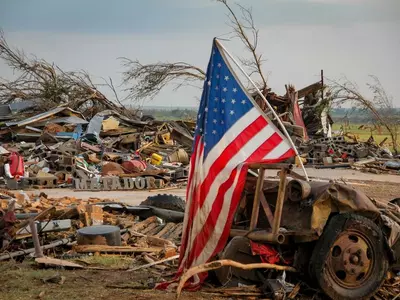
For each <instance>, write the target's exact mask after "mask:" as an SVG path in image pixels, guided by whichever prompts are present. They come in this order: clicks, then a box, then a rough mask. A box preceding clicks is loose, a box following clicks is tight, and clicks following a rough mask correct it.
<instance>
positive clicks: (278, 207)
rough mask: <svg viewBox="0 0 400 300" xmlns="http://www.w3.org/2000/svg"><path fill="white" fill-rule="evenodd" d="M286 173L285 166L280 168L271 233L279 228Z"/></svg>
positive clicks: (276, 231)
mask: <svg viewBox="0 0 400 300" xmlns="http://www.w3.org/2000/svg"><path fill="white" fill-rule="evenodd" d="M286 175H287V170H286V169H285V168H282V169H281V172H280V175H279V177H280V182H279V189H278V197H277V199H276V206H275V215H274V224H273V226H272V233H273V234H277V233H278V232H279V228H280V226H281V218H282V209H283V201H284V200H285V196H286V186H287V181H286Z"/></svg>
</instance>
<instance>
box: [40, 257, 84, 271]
mask: <svg viewBox="0 0 400 300" xmlns="http://www.w3.org/2000/svg"><path fill="white" fill-rule="evenodd" d="M35 262H37V263H38V264H43V265H46V266H52V267H68V268H75V269H83V266H81V265H78V264H76V263H73V262H70V261H66V260H62V259H56V258H50V257H46V256H45V257H38V258H36V259H35Z"/></svg>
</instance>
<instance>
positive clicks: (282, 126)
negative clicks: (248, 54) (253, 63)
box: [215, 39, 310, 181]
mask: <svg viewBox="0 0 400 300" xmlns="http://www.w3.org/2000/svg"><path fill="white" fill-rule="evenodd" d="M215 42H216V43H217V45H218V46H219V47H221V49H222V50H224V52H225V53H226V54H227V55H228V56H229V57H230V59H232V61H233V62H234V63H235V65H236V66H237V67H238V68H239V69H240V71H241V72H242V73H243V75H244V76H246V78H247V79H248V80H249V81H250V83H251V84H252V85H253V86H254V88H255V89H256V91H257V93H258V94H259V95H260V97H261V98H262V99H263V100H264V101H265V103H266V104H267V106H268V108H269V109H270V110H271V112H272V113H273V114H274V117H275V118H276V119H277V121H278V123H279V125H280V126H281V129H282V131H283V133H284V134H285V136H286V137H287V139H288V140H289V143H290V145H291V146H292V148H293V150H294V152H295V153H296V156H297V157H298V158H299V162H300V166H301V168H302V170H303V172H304V175H305V177H306V179H307V181H309V180H310V179H309V178H308V174H307V172H306V169H305V168H304V165H303V161H302V160H301V157H300V155H299V152H298V151H297V148H296V146H295V145H294V143H293V141H292V139H291V138H290V135H289V133H288V132H287V130H286V127H285V125H283V123H282V121H281V119H280V118H279V116H278V114H277V113H276V112H275V109H274V108H273V107H272V106H271V104H270V103H269V102H268V100H267V99H266V98H265V96H264V95H263V93H262V92H261V91H260V90H259V88H258V87H257V85H256V84H255V83H254V81H253V80H252V79H251V78H250V76H249V75H247V73H246V71H245V70H243V68H242V67H241V66H240V64H239V63H238V62H237V61H236V59H235V58H234V57H233V56H232V54H230V53H229V51H228V50H226V48H225V47H224V45H222V44H221V43H220V42H219V41H218V40H217V39H215Z"/></svg>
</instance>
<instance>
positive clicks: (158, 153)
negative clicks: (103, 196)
mask: <svg viewBox="0 0 400 300" xmlns="http://www.w3.org/2000/svg"><path fill="white" fill-rule="evenodd" d="M18 116H19V114H16V115H14V114H12V115H11V116H3V119H4V118H6V119H12V118H15V119H17V120H14V119H12V120H7V121H6V122H4V123H0V132H1V134H2V137H3V138H2V145H1V148H0V177H3V178H4V184H5V185H6V186H7V188H9V189H26V188H32V187H37V188H38V187H42V188H55V187H72V188H75V189H88V190H93V189H95V190H99V189H105V190H110V189H126V190H132V189H162V188H165V187H168V186H177V185H181V184H184V183H185V181H186V178H187V175H188V174H187V173H188V169H187V165H188V164H189V156H190V152H191V143H192V141H193V137H192V135H193V130H194V126H195V124H194V122H191V121H179V122H160V121H155V120H152V119H148V121H146V122H144V121H138V120H130V119H128V118H126V117H124V116H122V115H120V114H118V113H116V112H115V111H110V110H109V111H103V112H101V113H98V114H97V115H95V116H94V117H93V118H92V119H91V120H90V121H89V122H88V121H86V119H85V117H84V116H83V115H82V114H81V113H79V112H77V111H73V110H72V109H69V108H67V107H57V108H55V109H53V110H50V111H47V112H45V113H40V114H38V115H34V116H31V117H29V118H24V119H22V120H18V119H19V117H18Z"/></svg>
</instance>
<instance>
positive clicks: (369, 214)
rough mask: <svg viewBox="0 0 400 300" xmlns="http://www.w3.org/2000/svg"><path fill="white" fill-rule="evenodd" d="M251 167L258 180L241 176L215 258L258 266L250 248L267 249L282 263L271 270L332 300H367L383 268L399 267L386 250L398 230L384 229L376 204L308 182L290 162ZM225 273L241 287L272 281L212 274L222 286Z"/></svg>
mask: <svg viewBox="0 0 400 300" xmlns="http://www.w3.org/2000/svg"><path fill="white" fill-rule="evenodd" d="M249 169H251V170H253V171H255V170H258V178H257V179H256V178H255V177H250V176H248V178H247V181H246V185H245V189H244V192H243V195H242V199H241V201H240V203H239V206H238V208H237V211H236V214H235V218H234V221H233V225H232V227H231V231H230V237H231V238H232V239H231V240H230V241H229V242H228V244H227V246H226V247H225V250H224V251H223V252H222V253H221V254H220V256H219V259H222V260H227V259H228V260H229V259H231V260H233V261H237V262H240V263H243V264H248V263H254V265H256V264H257V263H260V262H265V261H264V260H262V259H261V261H260V256H257V255H255V254H257V253H255V252H254V251H253V249H252V243H259V244H264V245H267V246H271V247H272V248H274V249H277V253H278V255H279V257H280V259H279V263H278V264H275V266H279V265H286V266H288V267H289V266H290V267H293V268H295V269H296V271H297V272H299V273H300V274H302V275H305V277H306V278H309V280H308V281H309V282H310V283H311V284H312V282H314V283H315V282H316V283H317V284H318V285H319V287H320V288H321V289H322V290H323V291H324V292H325V293H326V294H327V295H328V296H330V297H331V298H332V299H355V298H357V299H369V297H370V296H371V295H373V294H374V293H375V292H376V291H377V290H378V289H379V287H380V286H381V284H382V282H383V281H384V279H385V278H386V273H387V270H388V269H389V265H391V267H398V266H399V261H396V258H397V257H398V255H396V254H395V253H394V252H393V250H392V249H397V248H400V247H399V244H400V243H399V241H398V238H397V237H398V224H397V225H395V224H392V225H393V226H392V227H391V228H389V227H388V226H387V225H388V224H387V222H384V220H383V218H384V217H382V216H381V211H380V210H379V208H378V205H376V203H374V202H373V201H372V200H371V199H370V198H368V197H367V196H366V195H364V194H363V193H361V192H359V191H357V190H355V189H354V188H352V187H351V186H348V185H344V184H337V183H332V182H318V181H315V182H307V181H305V178H304V177H303V176H301V175H299V174H297V173H295V172H294V171H292V168H291V165H288V164H273V165H271V164H263V163H257V164H251V165H249ZM269 169H280V172H279V183H278V182H276V181H272V180H266V179H265V172H266V170H269ZM288 177H291V178H292V180H290V181H289V180H288ZM260 208H261V209H260ZM273 208H274V209H273ZM389 236H390V237H389ZM393 236H395V238H393ZM389 240H391V242H390V243H391V244H389ZM288 252H289V253H290V254H289V255H288ZM246 255H247V257H245V256H246ZM285 255H286V257H287V256H290V259H286V257H285ZM271 269H278V268H276V267H274V265H271ZM228 272H230V275H233V276H234V277H237V278H238V282H242V283H249V282H252V283H254V282H256V281H258V282H259V283H262V281H263V280H264V286H265V284H266V282H267V281H270V280H267V279H266V278H267V277H265V276H264V277H262V278H263V279H261V281H260V276H259V274H260V272H259V271H256V272H258V275H254V270H251V271H249V270H243V269H240V268H235V267H233V266H231V267H222V268H221V269H220V270H217V271H215V273H216V275H217V278H218V279H219V281H220V282H221V283H222V284H227V283H228V282H229V281H231V280H232V276H228ZM251 272H253V273H251ZM269 272H271V271H269ZM269 277H271V276H269ZM228 278H229V279H228ZM277 299H278V298H277Z"/></svg>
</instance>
